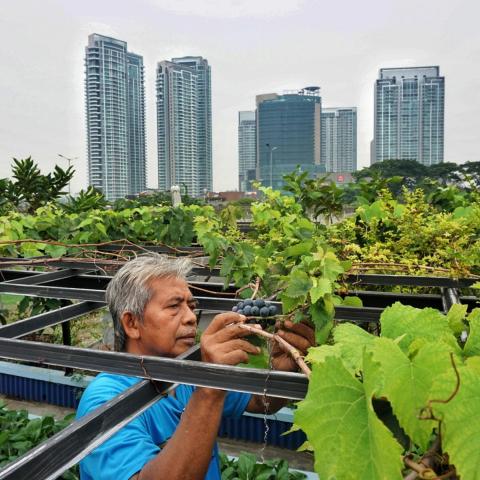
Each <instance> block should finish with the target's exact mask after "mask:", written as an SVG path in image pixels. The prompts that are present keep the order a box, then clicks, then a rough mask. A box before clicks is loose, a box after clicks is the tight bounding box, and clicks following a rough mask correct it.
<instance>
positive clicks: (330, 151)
mask: <svg viewBox="0 0 480 480" xmlns="http://www.w3.org/2000/svg"><path fill="white" fill-rule="evenodd" d="M321 125H322V129H321V143H322V148H321V164H322V166H323V167H324V168H325V170H326V172H354V171H355V170H356V169H357V109H356V108H354V107H353V108H323V109H322V120H321Z"/></svg>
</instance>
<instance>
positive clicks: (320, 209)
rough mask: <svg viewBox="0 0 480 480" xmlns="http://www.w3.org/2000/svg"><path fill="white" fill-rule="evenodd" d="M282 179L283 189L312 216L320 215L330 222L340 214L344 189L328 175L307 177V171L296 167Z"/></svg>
mask: <svg viewBox="0 0 480 480" xmlns="http://www.w3.org/2000/svg"><path fill="white" fill-rule="evenodd" d="M283 180H284V189H285V190H286V191H287V192H290V193H292V194H293V196H294V198H295V201H297V202H299V203H300V205H301V206H302V208H303V210H304V211H305V212H306V213H307V214H310V215H312V217H313V218H315V219H316V218H318V217H320V216H322V217H323V218H325V221H326V223H327V224H330V223H332V221H333V219H334V218H338V217H339V216H340V215H341V214H342V211H343V205H344V203H345V198H344V196H345V191H344V190H343V189H342V188H340V187H338V186H337V184H336V183H335V182H333V181H332V180H329V179H328V175H325V176H321V177H317V178H309V174H308V172H301V170H300V169H297V170H296V171H294V172H292V173H290V174H289V175H285V176H284V177H283Z"/></svg>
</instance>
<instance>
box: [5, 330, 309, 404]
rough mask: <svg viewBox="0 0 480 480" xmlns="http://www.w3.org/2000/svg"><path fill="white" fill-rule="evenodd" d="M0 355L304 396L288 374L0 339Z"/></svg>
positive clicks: (302, 382)
mask: <svg viewBox="0 0 480 480" xmlns="http://www.w3.org/2000/svg"><path fill="white" fill-rule="evenodd" d="M0 355H1V356H2V357H3V358H8V359H11V360H18V361H26V362H35V363H38V364H40V365H56V366H60V367H71V368H78V369H83V370H92V371H94V372H109V373H118V374H120V375H130V376H133V377H142V378H151V379H154V380H159V381H166V382H174V383H186V384H189V385H198V386H202V387H211V388H220V389H225V390H234V391H237V392H249V393H256V394H263V393H264V391H265V389H266V391H267V393H268V395H270V396H272V397H280V398H289V399H292V400H301V399H303V398H304V397H305V394H306V392H307V385H308V381H307V378H306V377H305V376H304V375H301V374H298V373H291V372H278V371H273V372H271V371H269V370H260V369H255V368H241V367H232V366H229V365H215V364H210V363H202V362H195V361H189V360H176V359H173V358H162V357H150V356H146V357H142V356H139V355H131V354H127V353H118V352H104V351H100V350H87V349H83V348H75V347H66V346H62V345H53V344H44V343H39V342H29V341H24V340H11V339H8V338H0Z"/></svg>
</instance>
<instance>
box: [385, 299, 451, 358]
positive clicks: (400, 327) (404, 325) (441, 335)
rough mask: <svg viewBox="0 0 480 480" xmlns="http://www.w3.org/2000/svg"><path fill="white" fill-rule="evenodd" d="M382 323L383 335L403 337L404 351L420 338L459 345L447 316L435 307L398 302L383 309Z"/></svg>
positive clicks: (401, 346) (400, 341)
mask: <svg viewBox="0 0 480 480" xmlns="http://www.w3.org/2000/svg"><path fill="white" fill-rule="evenodd" d="M380 323H381V326H382V329H381V332H382V333H381V335H382V337H388V338H391V339H393V340H395V339H397V338H399V337H402V338H400V339H399V341H398V345H399V346H400V348H401V349H402V350H403V351H408V348H409V347H410V344H411V343H412V342H413V341H414V340H415V339H418V338H422V339H424V340H426V341H429V342H435V341H438V340H442V341H444V342H445V343H447V344H448V345H452V346H457V347H458V345H457V341H456V339H455V336H454V335H453V334H452V331H451V330H450V327H449V325H448V321H447V318H446V317H445V315H442V314H441V313H440V312H439V311H438V310H435V309H434V308H424V309H419V308H414V307H411V306H409V305H402V304H401V303H399V302H396V303H394V304H393V305H392V306H391V307H388V308H386V309H385V310H384V311H383V313H382V315H381V317H380Z"/></svg>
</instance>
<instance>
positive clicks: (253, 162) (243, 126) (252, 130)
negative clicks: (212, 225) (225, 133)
mask: <svg viewBox="0 0 480 480" xmlns="http://www.w3.org/2000/svg"><path fill="white" fill-rule="evenodd" d="M256 166H257V122H256V119H255V111H243V112H238V186H239V190H240V191H241V192H246V191H249V190H251V180H253V179H255V175H256V171H255V169H256Z"/></svg>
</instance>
